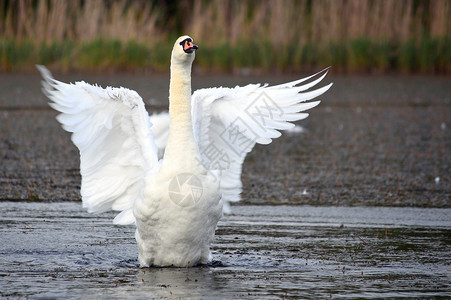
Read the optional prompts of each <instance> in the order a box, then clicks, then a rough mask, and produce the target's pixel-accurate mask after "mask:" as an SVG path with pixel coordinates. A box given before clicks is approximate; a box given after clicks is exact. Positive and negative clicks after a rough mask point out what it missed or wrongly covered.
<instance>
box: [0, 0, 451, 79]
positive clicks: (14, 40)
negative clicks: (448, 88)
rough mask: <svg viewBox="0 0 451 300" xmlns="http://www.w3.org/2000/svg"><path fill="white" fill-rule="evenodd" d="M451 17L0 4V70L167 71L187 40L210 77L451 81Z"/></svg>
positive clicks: (127, 4) (302, 8) (350, 1)
mask: <svg viewBox="0 0 451 300" xmlns="http://www.w3.org/2000/svg"><path fill="white" fill-rule="evenodd" d="M450 16H451V1H449V0H379V1H373V0H315V1H311V0H298V1H292V0H261V1H256V0H248V1H236V0H189V1H178V2H175V3H173V2H165V1H156V0H154V1H139V0H136V1H133V0H105V1H102V0H72V1H61V0H0V70H3V71H7V70H20V69H24V68H25V69H26V68H27V67H30V68H31V67H32V66H33V65H34V63H46V64H53V65H55V66H56V67H58V66H59V67H61V68H80V69H94V68H95V69H98V68H101V69H102V68H112V69H134V68H138V69H139V68H145V69H152V70H161V69H163V68H165V67H166V66H167V64H168V63H167V62H166V61H163V60H167V59H168V58H169V54H167V53H163V51H168V50H169V51H170V48H171V46H172V42H173V39H174V38H175V37H176V36H177V35H180V34H184V33H188V34H190V35H191V36H193V38H194V39H195V40H196V42H198V43H199V44H200V46H201V51H204V52H203V53H205V54H204V55H199V56H198V60H199V65H200V66H201V67H202V68H203V69H206V70H214V71H233V70H239V69H242V68H251V69H255V70H260V71H274V70H276V71H283V72H286V71H299V70H305V69H308V68H317V67H318V66H320V65H323V66H326V65H334V66H336V68H335V70H338V71H342V72H354V71H358V72H362V71H363V72H368V71H370V72H373V71H376V72H386V71H392V70H401V71H405V72H427V73H436V72H445V73H448V72H450V71H451V62H450V54H449V53H450V52H451V49H450V38H451V37H450V36H451V18H450ZM206 54H208V55H206Z"/></svg>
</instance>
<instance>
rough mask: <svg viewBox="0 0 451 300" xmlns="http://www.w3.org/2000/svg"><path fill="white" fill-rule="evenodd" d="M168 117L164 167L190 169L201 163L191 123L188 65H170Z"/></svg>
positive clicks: (189, 68)
mask: <svg viewBox="0 0 451 300" xmlns="http://www.w3.org/2000/svg"><path fill="white" fill-rule="evenodd" d="M169 118H170V123H169V138H168V143H167V145H166V149H165V153H164V158H163V166H165V165H168V164H169V165H171V166H175V167H176V168H178V169H179V170H183V169H184V168H186V169H187V170H190V169H192V168H193V167H196V164H199V162H200V156H199V151H198V147H197V144H196V141H195V139H194V133H193V124H192V120H191V64H178V63H174V62H171V79H170V85H169Z"/></svg>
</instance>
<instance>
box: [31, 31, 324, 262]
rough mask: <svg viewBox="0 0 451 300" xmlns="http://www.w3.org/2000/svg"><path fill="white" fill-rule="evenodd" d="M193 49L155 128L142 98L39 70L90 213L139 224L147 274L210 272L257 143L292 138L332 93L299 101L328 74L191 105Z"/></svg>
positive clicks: (178, 46)
mask: <svg viewBox="0 0 451 300" xmlns="http://www.w3.org/2000/svg"><path fill="white" fill-rule="evenodd" d="M196 49H197V46H195V45H194V44H193V43H192V39H191V38H190V37H188V36H183V37H180V38H179V39H178V40H177V41H176V43H175V45H174V49H173V51H172V56H171V81H170V89H169V103H170V104H169V115H165V114H162V115H158V116H153V117H152V120H155V122H158V124H157V125H155V126H154V127H152V124H151V122H150V121H149V116H148V114H147V111H146V110H145V108H144V103H143V101H142V99H141V97H139V95H138V94H137V93H136V92H134V91H131V90H128V89H125V88H110V87H108V88H106V89H103V88H100V87H98V86H92V85H89V84H87V83H85V82H76V83H75V84H65V83H62V82H59V81H56V80H55V79H53V78H52V77H51V74H50V73H49V72H48V71H47V69H45V68H44V67H42V66H38V69H39V70H40V71H41V73H42V75H43V78H44V81H43V87H44V88H43V90H44V93H45V94H46V95H47V96H48V97H49V98H50V99H51V100H52V101H53V103H50V105H51V106H52V107H53V108H55V109H56V110H58V111H60V112H61V114H60V115H59V116H58V117H57V119H58V121H59V122H60V123H62V126H63V128H64V129H65V130H67V131H69V132H73V135H72V141H73V142H74V144H75V145H76V146H77V147H78V148H79V150H80V173H81V175H82V187H81V195H82V199H83V206H84V207H86V208H87V209H88V211H89V212H101V211H106V210H111V209H112V210H117V211H121V213H119V214H118V215H117V217H116V218H115V219H114V222H115V223H117V224H130V223H133V222H135V223H136V226H137V230H136V235H135V237H136V241H137V244H138V249H139V257H138V259H139V262H140V265H141V266H142V267H145V266H151V265H155V266H179V267H184V266H191V265H196V264H200V263H206V262H208V261H209V260H210V259H211V255H210V250H209V246H210V244H211V241H212V239H213V237H214V232H215V229H216V225H217V222H218V221H219V219H220V218H221V216H222V212H223V210H225V211H227V210H228V207H229V202H231V201H238V200H239V199H240V198H239V195H240V193H241V180H240V176H241V165H242V163H243V161H244V158H245V156H246V154H247V153H248V152H249V151H251V150H252V148H253V146H254V145H255V143H261V144H268V143H270V142H271V139H272V138H277V137H279V136H280V133H279V131H277V130H284V129H289V128H292V127H293V126H294V125H293V124H291V123H288V122H289V121H296V120H300V119H303V118H305V117H307V116H308V114H306V113H301V111H305V110H307V109H309V108H311V107H314V106H316V105H317V104H318V103H319V101H314V102H305V103H302V102H304V101H307V100H310V99H313V98H315V97H316V96H318V95H321V94H322V93H324V92H325V91H327V90H328V89H329V88H330V86H331V84H329V85H327V86H325V87H322V88H320V89H317V90H313V91H310V92H305V93H299V92H301V91H304V90H307V89H308V88H310V87H312V86H314V85H315V84H317V83H318V82H319V81H321V80H322V79H323V78H324V76H325V75H326V73H327V72H323V73H324V74H323V75H322V76H320V77H319V78H318V79H316V80H314V81H311V82H310V83H308V84H305V85H303V86H298V87H296V85H297V84H299V83H301V82H303V81H306V80H308V79H310V78H312V77H313V76H315V75H316V74H315V75H313V76H310V77H307V78H304V79H300V80H297V81H294V82H290V83H286V84H282V85H278V86H272V87H268V86H266V85H265V86H261V85H259V84H251V85H247V86H245V87H235V88H233V89H229V88H212V89H202V90H198V91H196V92H195V93H194V94H192V95H191V65H192V62H193V60H194V55H195V54H194V52H195V51H194V50H196ZM169 120H170V121H169ZM151 127H152V128H151ZM152 131H153V132H154V133H155V134H156V136H154V134H153V132H152ZM162 153H164V155H163V158H162V159H161V160H160V159H159V154H160V156H161V155H162Z"/></svg>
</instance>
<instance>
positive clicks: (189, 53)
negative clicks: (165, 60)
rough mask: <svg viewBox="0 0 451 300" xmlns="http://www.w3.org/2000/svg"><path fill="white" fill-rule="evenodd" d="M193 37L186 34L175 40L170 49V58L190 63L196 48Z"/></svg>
mask: <svg viewBox="0 0 451 300" xmlns="http://www.w3.org/2000/svg"><path fill="white" fill-rule="evenodd" d="M198 48H199V47H197V46H196V45H194V43H193V39H192V38H191V37H189V36H187V35H184V36H181V37H179V38H178V39H177V41H175V44H174V48H173V49H172V59H173V60H175V61H177V62H180V63H192V62H193V60H194V57H195V51H196V50H197V49H198Z"/></svg>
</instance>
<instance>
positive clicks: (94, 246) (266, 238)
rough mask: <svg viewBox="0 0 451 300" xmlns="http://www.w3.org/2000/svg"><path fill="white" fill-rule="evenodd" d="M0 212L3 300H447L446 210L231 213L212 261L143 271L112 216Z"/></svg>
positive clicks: (37, 208) (26, 208) (51, 208)
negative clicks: (14, 299) (382, 299)
mask: <svg viewBox="0 0 451 300" xmlns="http://www.w3.org/2000/svg"><path fill="white" fill-rule="evenodd" d="M0 209H1V212H2V218H1V221H0V224H1V226H0V236H1V238H0V241H1V245H0V257H1V260H0V295H1V296H2V297H29V298H40V297H43V298H63V297H64V298H96V299H99V298H132V299H137V298H144V297H168V298H170V297H172V298H178V297H183V298H190V297H191V298H201V297H202V298H206V297H207V298H235V299H236V298H243V297H251V298H283V297H299V298H307V297H310V298H326V297H332V298H361V297H365V298H367V297H386V298H393V297H408V298H416V297H435V296H444V297H451V285H450V282H451V281H450V280H451V267H450V263H451V260H450V254H451V251H450V243H451V238H450V237H451V217H450V216H451V209H425V208H389V207H311V206H243V205H241V206H234V208H233V213H232V214H231V215H227V216H225V217H224V218H223V219H222V220H221V221H220V223H219V226H218V230H217V236H216V239H215V242H214V244H213V245H212V250H213V253H214V259H215V261H216V262H215V263H214V264H212V265H210V266H201V267H193V268H189V269H187V268H145V269H140V268H139V267H138V263H137V259H136V257H137V249H136V245H135V241H134V238H133V236H134V227H133V226H126V227H123V226H114V225H113V224H112V218H113V217H114V214H113V213H104V214H99V215H92V214H88V213H86V212H85V211H83V210H82V208H81V205H80V204H78V203H26V202H0Z"/></svg>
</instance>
